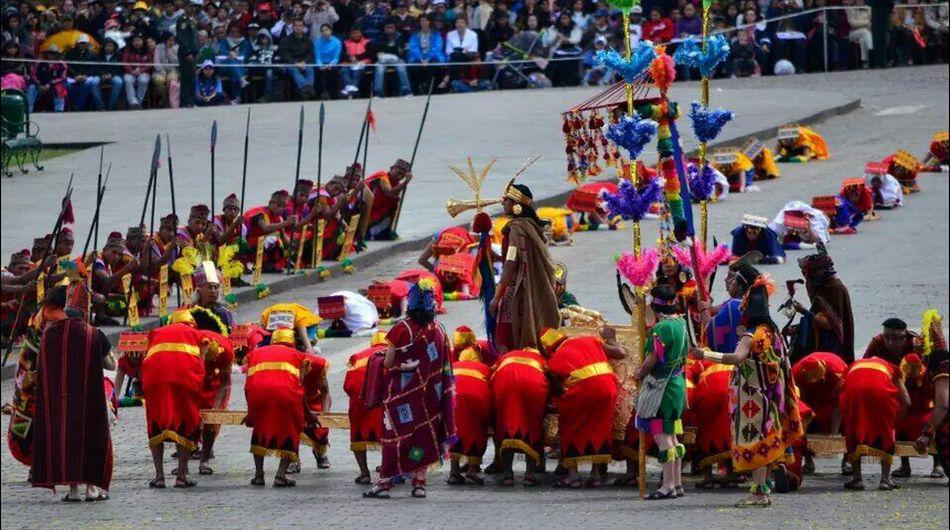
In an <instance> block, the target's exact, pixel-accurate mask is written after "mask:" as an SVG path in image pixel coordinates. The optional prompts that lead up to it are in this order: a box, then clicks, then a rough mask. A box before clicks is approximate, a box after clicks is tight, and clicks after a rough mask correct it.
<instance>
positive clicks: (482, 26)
mask: <svg viewBox="0 0 950 530" xmlns="http://www.w3.org/2000/svg"><path fill="white" fill-rule="evenodd" d="M494 10H495V7H494V6H493V5H492V1H491V0H478V5H477V6H475V9H472V20H471V27H472V30H473V31H475V32H476V33H481V34H484V32H485V30H486V29H488V24H489V22H491V15H492V11H494Z"/></svg>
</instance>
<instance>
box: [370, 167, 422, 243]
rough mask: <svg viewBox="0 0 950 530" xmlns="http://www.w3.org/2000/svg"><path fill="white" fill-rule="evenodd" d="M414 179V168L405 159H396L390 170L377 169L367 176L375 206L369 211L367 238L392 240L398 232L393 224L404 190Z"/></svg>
mask: <svg viewBox="0 0 950 530" xmlns="http://www.w3.org/2000/svg"><path fill="white" fill-rule="evenodd" d="M411 180H412V168H410V167H409V162H406V161H405V160H403V159H401V158H400V159H399V160H396V162H394V163H393V165H392V167H390V168H389V171H388V172H387V171H377V172H376V173H373V174H372V175H370V176H369V177H367V178H366V185H367V186H368V187H369V189H370V191H372V192H373V207H372V209H371V210H370V212H369V225H368V228H367V231H366V239H373V240H380V241H392V240H394V239H396V237H397V236H396V234H394V233H392V231H391V226H392V223H393V219H394V218H395V216H396V213H397V212H396V210H397V209H398V208H399V199H400V197H402V193H403V190H404V189H406V186H408V185H409V182H410V181H411Z"/></svg>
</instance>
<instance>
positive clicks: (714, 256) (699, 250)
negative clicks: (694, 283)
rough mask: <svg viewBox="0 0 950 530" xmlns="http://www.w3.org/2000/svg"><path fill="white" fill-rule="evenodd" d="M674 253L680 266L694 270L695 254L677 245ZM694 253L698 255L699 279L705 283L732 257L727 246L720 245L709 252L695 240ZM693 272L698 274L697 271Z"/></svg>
mask: <svg viewBox="0 0 950 530" xmlns="http://www.w3.org/2000/svg"><path fill="white" fill-rule="evenodd" d="M673 252H674V253H676V261H678V262H679V263H680V265H682V266H683V267H686V268H688V269H692V268H693V253H692V252H690V250H689V249H688V248H683V247H681V246H678V245H677V246H674V247H673ZM693 252H695V253H696V266H697V267H698V268H699V271H698V274H699V277H700V278H702V280H703V281H704V282H705V281H706V280H708V279H709V277H710V276H712V273H713V271H714V270H716V267H718V266H719V265H720V264H722V263H725V262H727V261H729V258H730V257H731V255H732V253H731V251H730V250H729V247H728V246H727V245H725V244H722V245H719V246H718V247H716V248H714V249H712V250H710V251H709V252H707V251H705V250H703V246H702V245H701V244H700V243H699V241H695V240H694V241H693ZM693 272H694V273H697V271H693Z"/></svg>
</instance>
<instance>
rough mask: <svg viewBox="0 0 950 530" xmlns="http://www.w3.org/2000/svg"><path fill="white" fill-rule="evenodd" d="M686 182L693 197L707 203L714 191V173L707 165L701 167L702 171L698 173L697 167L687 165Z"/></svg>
mask: <svg viewBox="0 0 950 530" xmlns="http://www.w3.org/2000/svg"><path fill="white" fill-rule="evenodd" d="M686 182H687V183H688V184H689V192H690V194H691V195H692V196H693V197H695V198H696V199H697V200H700V201H707V200H709V198H710V197H712V196H713V193H714V192H715V191H716V172H715V170H713V168H712V167H710V166H708V165H705V166H703V171H702V172H700V171H699V166H697V165H696V164H689V165H688V166H686Z"/></svg>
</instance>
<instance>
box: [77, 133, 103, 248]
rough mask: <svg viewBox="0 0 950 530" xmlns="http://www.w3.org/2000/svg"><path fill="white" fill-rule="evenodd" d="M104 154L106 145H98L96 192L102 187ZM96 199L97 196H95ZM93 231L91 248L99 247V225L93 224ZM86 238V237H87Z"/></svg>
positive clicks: (97, 211)
mask: <svg viewBox="0 0 950 530" xmlns="http://www.w3.org/2000/svg"><path fill="white" fill-rule="evenodd" d="M105 154H106V146H105V145H102V146H100V147H99V173H98V174H97V175H96V193H99V190H100V189H101V188H102V159H103V157H104V156H105ZM96 199H97V200H98V197H96ZM98 215H99V205H98V204H96V217H98ZM93 226H94V227H95V231H94V232H93V234H94V237H95V239H94V240H93V248H99V225H98V224H93ZM87 240H88V238H87ZM82 254H83V260H84V261H85V259H86V251H85V250H84V251H83V253H82Z"/></svg>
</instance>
